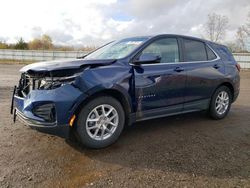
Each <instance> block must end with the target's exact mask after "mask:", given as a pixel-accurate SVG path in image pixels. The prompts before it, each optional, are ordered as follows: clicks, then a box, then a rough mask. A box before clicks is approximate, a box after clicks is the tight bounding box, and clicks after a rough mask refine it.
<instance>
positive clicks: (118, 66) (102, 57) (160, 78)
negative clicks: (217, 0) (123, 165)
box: [11, 34, 240, 148]
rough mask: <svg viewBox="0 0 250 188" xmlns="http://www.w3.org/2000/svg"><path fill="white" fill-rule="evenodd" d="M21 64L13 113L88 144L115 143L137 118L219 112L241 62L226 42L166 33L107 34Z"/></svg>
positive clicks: (234, 87)
mask: <svg viewBox="0 0 250 188" xmlns="http://www.w3.org/2000/svg"><path fill="white" fill-rule="evenodd" d="M20 71H21V73H22V74H21V78H20V81H19V84H18V86H17V87H15V89H14V92H13V98H12V108H11V111H12V113H14V119H15V118H16V117H17V118H18V119H20V121H22V122H24V123H25V124H26V125H29V126H33V127H34V126H35V127H56V126H63V125H67V126H69V127H70V130H71V131H73V132H74V133H76V135H77V138H78V139H79V141H80V142H81V143H82V144H83V145H85V146H87V147H90V148H103V147H106V146H108V145H110V144H112V143H114V142H115V141H116V140H117V139H118V137H119V135H120V134H121V132H122V130H123V128H124V126H125V125H131V124H132V123H134V122H137V121H142V120H147V119H151V118H159V117H163V116H170V115H176V114H183V113H187V112H194V111H204V110H206V111H207V112H208V113H209V114H210V116H211V117H212V118H213V119H222V118H224V117H225V116H226V115H227V114H228V112H229V110H230V106H231V104H232V103H233V102H234V101H235V100H236V98H237V96H238V94H239V86H240V77H239V71H240V66H239V64H237V63H236V61H235V60H234V58H233V56H232V54H231V53H230V51H229V50H228V48H227V47H226V46H223V45H220V44H216V43H213V42H210V41H206V40H202V39H198V38H193V37H188V36H180V35H167V34H166V35H157V36H142V37H132V38H126V39H122V40H119V41H113V42H110V43H108V44H106V45H104V46H102V47H101V48H99V49H97V50H95V51H93V52H91V53H89V54H88V55H86V56H83V57H80V58H78V59H74V60H65V61H61V60H60V61H52V62H41V63H34V64H30V65H27V66H25V67H23V68H22V69H21V70H20Z"/></svg>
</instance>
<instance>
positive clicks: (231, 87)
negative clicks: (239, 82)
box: [213, 81, 234, 99]
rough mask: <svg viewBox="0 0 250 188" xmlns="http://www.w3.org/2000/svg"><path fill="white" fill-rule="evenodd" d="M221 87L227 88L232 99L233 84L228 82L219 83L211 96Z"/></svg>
mask: <svg viewBox="0 0 250 188" xmlns="http://www.w3.org/2000/svg"><path fill="white" fill-rule="evenodd" d="M221 86H226V87H228V88H229V89H230V91H231V94H232V99H233V98H234V87H233V84H232V83H230V82H228V81H226V82H223V83H221V84H220V85H218V86H217V87H216V89H215V90H214V91H213V95H214V93H215V91H216V90H217V89H218V88H219V87H221Z"/></svg>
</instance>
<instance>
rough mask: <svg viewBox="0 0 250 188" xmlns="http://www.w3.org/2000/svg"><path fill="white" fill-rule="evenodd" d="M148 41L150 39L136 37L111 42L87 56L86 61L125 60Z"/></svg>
mask: <svg viewBox="0 0 250 188" xmlns="http://www.w3.org/2000/svg"><path fill="white" fill-rule="evenodd" d="M148 39H149V38H148V37H134V38H127V39H122V40H120V41H115V42H111V43H109V44H107V45H105V46H103V47H101V48H99V49H97V50H96V51H94V52H92V53H91V54H89V55H87V56H86V57H85V58H84V59H120V58H124V57H126V56H127V55H129V54H130V53H131V52H132V51H133V50H134V49H136V48H137V47H138V46H140V45H141V44H142V43H143V42H145V41H146V40H148Z"/></svg>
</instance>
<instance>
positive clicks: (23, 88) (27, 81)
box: [17, 73, 41, 97]
mask: <svg viewBox="0 0 250 188" xmlns="http://www.w3.org/2000/svg"><path fill="white" fill-rule="evenodd" d="M40 84H41V78H40V77H37V78H36V77H31V76H29V75H27V74H25V73H23V74H22V75H21V78H20V80H19V85H18V87H17V94H18V96H20V97H26V96H27V95H28V94H29V93H30V91H32V90H34V89H38V88H39V86H40Z"/></svg>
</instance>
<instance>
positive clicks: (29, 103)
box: [11, 84, 87, 128]
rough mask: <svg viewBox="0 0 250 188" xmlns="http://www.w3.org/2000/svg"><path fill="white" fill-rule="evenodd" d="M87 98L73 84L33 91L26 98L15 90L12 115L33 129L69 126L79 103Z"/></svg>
mask: <svg viewBox="0 0 250 188" xmlns="http://www.w3.org/2000/svg"><path fill="white" fill-rule="evenodd" d="M17 89H18V88H17ZM86 97H87V96H86V95H85V94H83V93H82V92H81V91H80V90H79V89H77V88H76V87H74V86H72V85H71V84H66V85H63V86H61V87H58V88H56V89H52V90H32V91H30V92H29V93H28V94H27V96H25V97H23V96H19V95H18V91H17V90H16V89H14V92H13V97H12V104H11V113H13V118H14V121H15V119H16V118H17V119H18V120H20V121H21V122H22V123H24V124H25V125H28V126H32V127H47V128H50V127H57V126H63V125H68V124H69V121H70V118H71V117H72V115H73V114H74V111H75V109H76V107H77V105H78V102H79V101H81V100H82V99H84V98H86Z"/></svg>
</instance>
